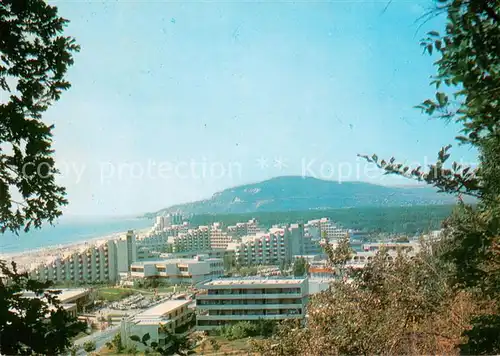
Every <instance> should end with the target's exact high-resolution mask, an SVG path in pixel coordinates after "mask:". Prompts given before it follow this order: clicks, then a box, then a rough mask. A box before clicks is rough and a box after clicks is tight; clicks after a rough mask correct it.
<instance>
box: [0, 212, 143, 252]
mask: <svg viewBox="0 0 500 356" xmlns="http://www.w3.org/2000/svg"><path fill="white" fill-rule="evenodd" d="M152 225H153V221H152V220H150V219H145V218H130V217H128V218H118V217H111V218H109V217H107V218H102V217H92V218H90V217H62V218H61V219H59V221H58V222H56V223H54V226H51V225H50V224H48V223H46V224H44V225H43V226H42V228H41V229H31V230H30V231H28V232H27V233H24V232H20V233H19V235H15V234H13V233H11V232H5V233H4V234H3V235H2V234H0V254H10V253H16V252H23V251H29V250H34V249H40V248H43V247H51V246H58V245H65V244H70V243H74V242H85V241H87V240H90V239H95V238H98V237H101V236H102V237H104V236H107V235H111V234H114V233H119V232H124V231H127V230H142V229H146V228H148V227H151V226H152Z"/></svg>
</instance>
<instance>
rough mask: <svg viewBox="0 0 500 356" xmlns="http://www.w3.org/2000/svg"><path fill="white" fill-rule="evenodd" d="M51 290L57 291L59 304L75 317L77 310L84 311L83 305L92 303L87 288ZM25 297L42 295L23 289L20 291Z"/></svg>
mask: <svg viewBox="0 0 500 356" xmlns="http://www.w3.org/2000/svg"><path fill="white" fill-rule="evenodd" d="M50 290H51V291H58V292H59V294H57V299H58V300H59V302H60V303H61V306H62V307H63V308H64V310H66V311H67V312H68V313H70V314H71V315H72V316H74V317H76V316H77V313H78V312H84V311H85V307H86V306H88V305H90V304H92V302H93V298H92V296H91V292H90V290H89V289H83V288H77V289H50ZM22 295H23V297H25V298H42V299H45V298H44V297H43V296H37V295H36V294H35V293H34V292H31V291H29V292H28V291H24V292H23V293H22Z"/></svg>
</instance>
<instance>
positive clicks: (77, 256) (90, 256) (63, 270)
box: [30, 240, 118, 283]
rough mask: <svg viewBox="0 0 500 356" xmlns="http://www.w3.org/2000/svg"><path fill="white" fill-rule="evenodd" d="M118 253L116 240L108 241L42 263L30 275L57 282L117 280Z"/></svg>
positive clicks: (34, 277)
mask: <svg viewBox="0 0 500 356" xmlns="http://www.w3.org/2000/svg"><path fill="white" fill-rule="evenodd" d="M116 254H117V251H116V245H115V242H114V241H112V240H111V241H106V242H104V243H102V244H99V245H96V246H90V247H87V248H84V249H82V250H80V251H75V252H73V253H71V254H68V255H65V256H58V257H56V258H54V259H52V260H50V261H47V262H46V263H43V264H40V265H38V266H36V267H35V268H33V269H32V270H31V271H30V276H31V278H33V279H37V280H39V281H53V282H55V283H62V282H73V283H86V282H116V280H117V277H118V272H117V265H116Z"/></svg>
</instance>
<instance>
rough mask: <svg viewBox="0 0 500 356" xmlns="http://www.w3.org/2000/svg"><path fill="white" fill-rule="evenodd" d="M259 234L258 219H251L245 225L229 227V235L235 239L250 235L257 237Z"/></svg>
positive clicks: (238, 224)
mask: <svg viewBox="0 0 500 356" xmlns="http://www.w3.org/2000/svg"><path fill="white" fill-rule="evenodd" d="M258 232H259V223H258V222H257V220H256V219H250V220H248V221H247V222H244V223H236V225H232V226H228V227H227V233H228V234H229V235H230V236H232V237H234V238H239V237H243V236H248V235H255V234H257V233H258Z"/></svg>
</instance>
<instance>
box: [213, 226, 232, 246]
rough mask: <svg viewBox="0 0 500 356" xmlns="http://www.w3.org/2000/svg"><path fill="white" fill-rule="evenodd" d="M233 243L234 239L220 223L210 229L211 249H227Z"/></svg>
mask: <svg viewBox="0 0 500 356" xmlns="http://www.w3.org/2000/svg"><path fill="white" fill-rule="evenodd" d="M232 241H233V237H232V236H231V235H229V234H228V232H227V231H224V230H223V229H222V226H221V224H220V223H214V224H213V225H212V226H211V227H210V246H211V248H226V247H227V245H228V244H229V243H230V242H232Z"/></svg>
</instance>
